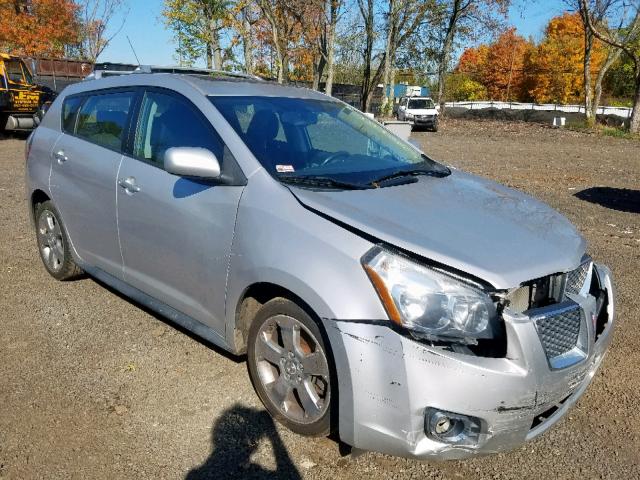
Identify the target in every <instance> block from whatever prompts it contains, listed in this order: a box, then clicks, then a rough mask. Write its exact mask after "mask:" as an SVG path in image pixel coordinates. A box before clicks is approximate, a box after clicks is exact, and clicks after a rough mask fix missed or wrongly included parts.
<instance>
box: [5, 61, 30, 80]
mask: <svg viewBox="0 0 640 480" xmlns="http://www.w3.org/2000/svg"><path fill="white" fill-rule="evenodd" d="M4 64H5V69H6V70H7V76H8V77H9V82H11V83H25V82H26V79H25V76H24V72H23V71H22V63H21V62H20V61H19V60H5V63H4Z"/></svg>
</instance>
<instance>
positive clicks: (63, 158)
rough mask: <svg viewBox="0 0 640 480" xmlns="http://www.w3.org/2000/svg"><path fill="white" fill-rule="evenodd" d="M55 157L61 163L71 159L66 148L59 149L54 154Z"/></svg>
mask: <svg viewBox="0 0 640 480" xmlns="http://www.w3.org/2000/svg"><path fill="white" fill-rule="evenodd" d="M53 158H55V159H56V160H57V161H58V163H59V164H60V165H62V164H63V163H64V162H66V161H67V160H69V157H67V156H66V155H65V154H64V150H58V151H57V152H56V153H54V154H53Z"/></svg>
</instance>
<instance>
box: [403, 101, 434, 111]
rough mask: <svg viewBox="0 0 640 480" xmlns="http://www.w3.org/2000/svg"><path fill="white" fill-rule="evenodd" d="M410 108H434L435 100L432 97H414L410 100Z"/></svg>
mask: <svg viewBox="0 0 640 480" xmlns="http://www.w3.org/2000/svg"><path fill="white" fill-rule="evenodd" d="M409 108H416V109H418V108H434V106H433V100H431V99H430V98H414V99H412V100H409Z"/></svg>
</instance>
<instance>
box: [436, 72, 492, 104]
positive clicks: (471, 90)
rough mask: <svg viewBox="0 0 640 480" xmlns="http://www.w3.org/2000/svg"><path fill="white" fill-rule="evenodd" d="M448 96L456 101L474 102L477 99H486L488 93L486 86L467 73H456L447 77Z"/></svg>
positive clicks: (446, 89)
mask: <svg viewBox="0 0 640 480" xmlns="http://www.w3.org/2000/svg"><path fill="white" fill-rule="evenodd" d="M445 91H446V95H447V98H449V99H451V100H452V101H454V102H464V101H468V102H473V101H477V100H486V99H487V98H488V93H487V89H486V87H485V86H484V85H483V84H482V83H480V82H477V81H475V80H473V79H472V78H471V77H470V76H469V75H467V74H466V73H461V72H458V73H454V74H452V75H449V76H448V77H447V85H446V88H445Z"/></svg>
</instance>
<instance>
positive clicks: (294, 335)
mask: <svg viewBox="0 0 640 480" xmlns="http://www.w3.org/2000/svg"><path fill="white" fill-rule="evenodd" d="M278 325H279V326H280V331H281V332H282V343H283V345H284V349H285V350H286V351H288V352H294V353H295V354H296V355H298V356H301V355H302V349H301V348H300V326H299V325H297V324H296V323H295V322H294V321H293V320H291V319H290V318H288V319H287V320H286V321H284V320H280V321H278Z"/></svg>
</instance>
